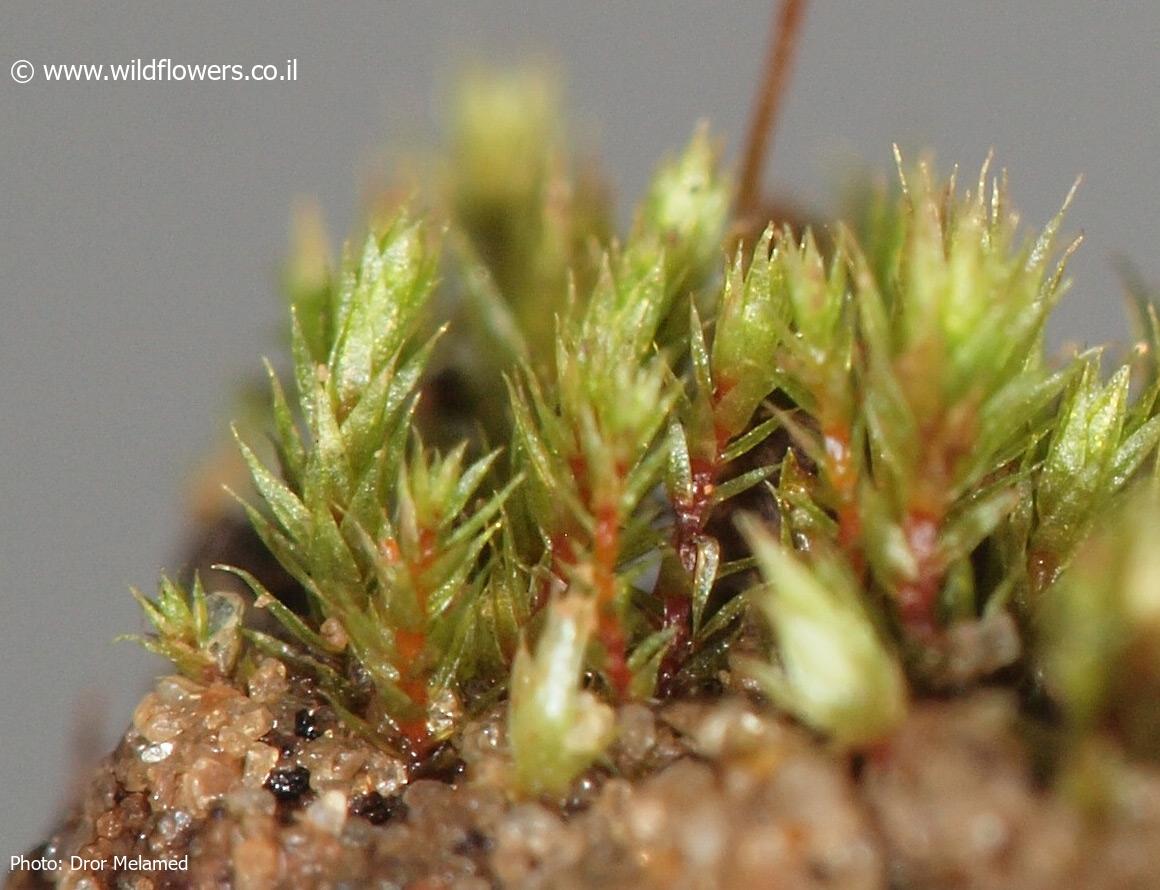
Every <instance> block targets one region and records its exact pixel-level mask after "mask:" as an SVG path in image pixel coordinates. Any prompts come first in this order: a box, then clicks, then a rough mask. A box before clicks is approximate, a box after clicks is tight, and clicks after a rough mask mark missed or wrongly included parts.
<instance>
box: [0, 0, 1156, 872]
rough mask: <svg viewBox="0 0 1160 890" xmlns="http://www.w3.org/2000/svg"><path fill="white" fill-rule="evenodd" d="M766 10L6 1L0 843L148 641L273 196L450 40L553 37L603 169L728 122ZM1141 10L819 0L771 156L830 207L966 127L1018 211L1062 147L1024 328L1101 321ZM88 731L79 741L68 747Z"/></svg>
mask: <svg viewBox="0 0 1160 890" xmlns="http://www.w3.org/2000/svg"><path fill="white" fill-rule="evenodd" d="M769 8H770V6H769V3H768V2H765V0H761V2H732V3H728V4H714V3H707V2H704V0H701V2H664V3H659V2H658V3H636V4H631V5H630V4H628V3H574V2H564V0H558V2H551V3H544V4H539V5H537V6H536V8H532V4H528V3H514V2H512V3H494V2H493V3H480V2H476V3H446V2H440V3H411V4H408V3H366V2H364V3H341V4H335V3H317V4H309V5H307V4H288V3H279V4H277V5H276V6H275V5H273V4H270V5H268V6H267V5H265V4H256V3H255V4H249V5H246V6H244V7H240V6H239V5H238V4H235V3H232V2H231V3H223V2H214V3H208V2H199V3H180V4H177V3H171V4H169V5H162V4H140V5H139V6H138V5H133V4H113V3H105V4H101V3H86V4H75V3H68V4H59V5H51V4H45V3H41V2H21V3H16V4H13V3H11V2H9V3H7V4H5V7H4V10H3V12H0V63H2V64H0V597H2V602H3V606H4V609H3V612H2V613H0V734H2V735H0V741H2V744H0V800H3V802H4V806H3V807H0V841H2V843H0V856H3V861H4V862H7V857H8V856H9V855H11V854H12V853H15V852H17V851H19V850H21V849H23V848H25V847H27V846H29V845H31V844H32V843H33V842H34V841H35V840H37V839H38V838H39V837H40V835H41V833H42V832H43V831H44V829H45V828H46V827H47V826H48V824H49V821H50V818H51V817H52V815H53V813H54V812H55V811H56V810H57V807H58V805H59V804H60V802H61V800H62V798H63V797H64V796H65V795H66V794H67V784H68V781H69V777H70V776H71V775H72V774H73V771H74V763H75V762H76V759H77V758H76V756H75V755H74V754H73V753H72V749H73V747H75V746H74V744H73V740H75V739H78V738H80V739H86V738H87V739H90V740H91V739H93V738H96V739H97V740H98V744H97V747H98V748H99V747H106V746H107V745H109V744H111V743H112V741H113V739H114V738H115V737H116V735H117V733H118V732H119V731H120V730H121V729H122V728H123V726H124V724H125V723H126V721H127V720H128V718H129V715H130V710H131V707H132V703H133V702H134V701H135V699H136V698H137V697H138V695H139V694H140V692H141V691H142V689H143V688H145V685H146V683H147V679H148V677H149V676H150V675H151V673H153V672H155V671H156V670H158V668H159V667H160V665H159V663H157V662H156V661H154V660H153V659H152V658H150V657H149V656H147V655H146V654H144V653H143V652H141V651H138V650H137V649H136V648H135V647H133V646H131V645H118V646H114V645H112V643H111V640H112V638H113V637H114V636H115V635H116V634H118V633H122V632H125V631H127V630H133V629H136V628H137V627H138V626H139V618H138V615H137V612H136V609H135V606H134V605H133V603H132V602H131V600H130V598H129V596H128V594H127V592H126V588H127V587H128V585H130V584H134V585H137V586H139V587H141V588H143V589H146V590H149V589H151V588H152V585H153V584H154V579H155V577H156V575H157V573H158V571H159V570H160V569H161V568H163V567H165V566H169V567H171V568H172V567H173V566H174V564H175V561H176V557H175V554H176V553H177V552H178V546H179V542H180V540H181V533H182V528H183V524H182V499H183V497H184V494H185V489H184V486H185V485H186V480H187V478H188V475H189V472H190V470H191V468H192V467H194V466H195V464H196V462H197V459H198V457H199V455H202V454H204V452H205V450H206V449H207V448H208V447H209V446H210V445H211V444H212V443H213V442H214V441H215V439H216V437H217V436H218V435H219V434H220V432H221V430H222V429H223V427H224V423H225V416H224V412H225V410H226V408H227V406H228V401H229V393H230V388H231V386H232V385H233V384H234V383H235V382H236V381H237V380H239V379H240V378H242V377H244V375H247V374H252V373H253V372H254V371H255V369H256V368H257V367H258V365H257V357H258V354H259V352H263V351H270V350H271V349H272V348H273V344H274V342H275V332H276V331H277V330H278V326H279V323H280V314H279V303H278V301H277V300H276V299H275V297H274V296H273V282H274V279H275V269H276V264H277V261H278V259H279V258H280V257H281V255H282V252H283V249H284V245H285V242H286V228H287V225H286V224H287V219H288V215H289V211H290V208H291V206H292V203H293V200H294V198H295V197H296V196H299V195H303V194H305V195H316V196H318V197H319V198H320V199H321V202H322V204H323V206H324V208H325V210H326V213H327V217H328V219H329V221H330V222H331V225H332V229H333V230H334V231H336V232H338V233H341V232H342V231H344V230H345V229H346V227H347V226H348V225H349V223H350V221H351V220H352V219H353V218H354V215H355V213H356V209H357V206H358V198H359V192H360V185H359V183H360V179H364V178H365V176H364V174H365V172H366V170H367V168H368V165H369V163H370V161H371V160H372V159H374V158H375V157H377V156H378V155H379V149H380V146H382V145H383V144H385V143H387V142H394V143H395V144H399V143H404V144H409V145H415V144H418V143H420V142H421V141H422V140H423V139H425V138H429V137H430V136H431V135H432V134H434V133H436V132H438V127H439V122H440V119H441V113H440V108H439V97H440V95H441V94H442V91H443V89H444V88H445V86H446V84H447V83H448V81H449V79H450V77H451V75H453V73H454V72H455V70H456V69H457V68H458V67H460V66H461V65H462V64H463V63H464V62H465V61H468V60H470V59H472V58H480V57H482V58H492V59H496V60H503V59H509V58H512V57H513V56H518V55H520V54H522V53H527V52H536V53H539V54H546V55H547V56H548V57H549V58H555V59H556V60H558V61H559V63H560V67H561V69H562V71H563V73H564V75H565V77H566V80H567V85H568V88H569V95H570V99H571V102H572V108H573V111H574V118H575V120H576V121H577V123H578V126H577V128H576V129H577V131H578V132H579V133H580V135H581V137H582V139H583V140H585V141H586V143H587V144H588V145H590V146H593V147H597V148H599V149H600V150H601V151H602V152H603V154H604V156H605V157H606V158H607V160H608V162H609V163H608V167H609V169H610V170H611V171H612V172H613V174H614V175H615V178H616V182H617V184H618V185H619V186H620V187H621V188H622V190H623V194H624V195H625V196H631V195H635V194H637V193H638V192H639V189H640V188H641V185H642V183H643V182H644V181H645V179H646V177H647V175H648V172H649V170H650V169H651V167H652V165H653V163H654V161H655V159H656V158H657V157H658V156H659V155H660V154H661V153H663V152H666V151H668V150H671V149H673V148H675V147H677V146H679V145H680V144H682V143H683V142H684V140H685V139H686V138H687V136H688V134H689V133H690V131H691V130H692V128H693V126H694V124H695V122H696V120H697V119H699V118H702V117H708V118H710V119H711V120H712V122H713V124H714V127H715V130H716V132H717V133H719V134H721V135H722V136H723V137H725V138H726V139H727V141H728V145H729V147H730V149H731V150H735V149H736V145H737V142H738V140H739V136H740V134H741V133H742V132H743V130H744V120H745V117H746V112H747V109H748V106H749V103H750V97H751V93H752V86H753V80H754V76H755V72H756V71H757V68H758V65H759V61H760V59H761V56H762V52H763V49H764V43H765V39H766V30H767V22H768V18H769ZM1158 49H1160V6H1158V5H1157V4H1156V3H1155V2H1154V0H1152V2H1149V0H1140V2H1102V3H1095V2H1083V0H1072V2H1041V3H1027V2H1021V3H1004V4H999V3H995V4H983V3H969V2H967V3H961V2H960V3H938V2H892V3H888V2H866V0H861V2H856V3H855V2H818V3H816V4H815V5H814V7H813V8H812V9H811V10H810V12H809V15H808V19H807V23H806V35H805V41H804V45H803V47H802V53H801V57H800V66H799V68H798V70H797V73H796V76H795V79H794V85H793V92H792V99H791V101H790V103H789V106H788V108H787V110H786V114H785V117H784V119H783V121H782V127H781V130H780V133H779V138H778V140H777V145H776V150H775V159H774V162H773V169H772V171H771V173H770V177H769V179H770V181H771V183H773V184H775V186H776V188H777V190H778V191H780V192H783V193H787V194H789V195H792V196H793V197H795V198H797V199H799V200H800V201H802V202H803V203H805V204H806V205H807V206H814V207H817V208H820V209H821V210H823V211H824V210H825V209H826V208H827V207H832V206H833V204H834V197H835V191H834V188H833V185H834V183H835V181H836V179H837V177H838V175H839V174H840V173H841V172H842V171H843V170H844V169H846V167H847V166H848V164H849V162H850V161H851V160H859V161H861V162H863V163H865V164H866V166H867V167H869V168H871V169H874V170H880V171H887V170H888V169H889V165H890V151H889V147H890V143H891V141H892V140H897V141H899V142H900V143H901V144H902V145H903V146H910V147H917V146H922V145H926V146H930V147H932V148H933V149H935V151H936V152H937V154H938V157H939V158H940V159H941V161H942V162H943V163H944V164H949V163H951V162H953V161H956V160H957V161H961V162H962V164H963V165H964V167H965V168H966V169H967V171H971V172H973V171H974V169H976V168H977V165H978V163H979V162H980V161H981V160H982V158H983V157H984V155H985V154H986V151H987V149H988V148H989V147H990V146H994V147H995V148H996V149H997V158H998V161H999V162H1000V163H1001V164H1003V165H1005V166H1007V167H1009V168H1010V170H1011V172H1012V182H1013V191H1014V196H1015V199H1016V203H1017V204H1018V205H1019V206H1020V207H1021V208H1022V209H1023V211H1024V218H1025V219H1026V220H1028V221H1029V222H1034V223H1039V222H1042V221H1043V220H1044V219H1045V218H1046V217H1048V216H1049V215H1050V214H1051V213H1052V212H1053V211H1054V209H1055V208H1056V207H1057V206H1058V204H1059V201H1060V200H1061V199H1062V197H1063V195H1064V193H1065V192H1066V190H1067V188H1068V186H1069V185H1070V184H1071V182H1072V180H1073V179H1074V177H1075V176H1076V175H1077V174H1078V173H1083V174H1084V175H1085V177H1086V182H1085V185H1084V187H1083V189H1082V191H1081V193H1080V198H1079V201H1078V203H1077V205H1076V207H1075V210H1074V213H1073V214H1072V216H1071V218H1070V227H1071V230H1072V231H1076V230H1078V229H1080V228H1082V229H1084V230H1086V232H1087V235H1088V241H1087V244H1086V246H1085V247H1084V249H1083V250H1082V251H1081V253H1080V255H1079V257H1078V258H1077V259H1076V260H1075V262H1074V264H1073V267H1072V270H1073V276H1074V278H1075V281H1076V286H1075V288H1074V290H1073V291H1072V293H1071V294H1070V295H1069V297H1068V298H1066V299H1065V304H1064V306H1063V308H1062V309H1061V310H1060V313H1059V317H1058V320H1057V322H1056V325H1055V328H1054V336H1055V337H1056V338H1057V340H1058V339H1060V338H1077V339H1083V340H1087V341H1092V342H1094V341H1099V340H1105V339H1116V338H1119V339H1121V340H1122V339H1123V337H1124V335H1125V331H1126V328H1125V325H1124V322H1123V313H1122V309H1121V301H1120V298H1119V293H1118V289H1117V286H1116V281H1115V277H1114V275H1113V273H1112V271H1111V269H1110V266H1109V259H1110V257H1111V256H1112V255H1113V254H1114V253H1117V252H1119V253H1123V254H1126V255H1127V256H1129V257H1132V258H1134V259H1135V260H1136V261H1137V262H1138V264H1139V265H1140V266H1141V268H1142V270H1143V271H1144V272H1145V274H1146V275H1148V276H1149V277H1151V278H1153V279H1157V278H1160V259H1158V258H1157V252H1156V243H1157V241H1156V239H1157V236H1158V235H1160V226H1158V225H1157V223H1158V221H1160V220H1158V213H1157V208H1158V207H1160V170H1158V169H1157V165H1158V164H1160V115H1157V98H1156V97H1157V95H1158V94H1160V51H1158ZM135 57H145V58H146V59H148V58H152V57H170V58H172V59H174V60H176V61H185V62H212V61H224V62H241V63H246V64H253V63H257V62H280V61H281V60H283V59H285V58H288V57H297V58H298V59H299V80H298V81H297V82H296V83H287V84H278V85H258V84H253V83H250V84H230V83H226V84H193V85H190V84H178V83H168V84H156V83H154V84H144V83H138V84H111V83H110V84H78V83H73V84H65V83H55V84H49V83H45V82H43V79H42V78H40V77H38V78H37V80H36V81H35V82H33V83H31V84H28V85H24V86H21V85H17V84H15V83H13V82H12V81H11V80H10V79H9V77H8V73H7V72H8V69H9V66H10V65H11V63H12V62H14V61H15V60H17V59H21V58H26V59H29V60H31V61H33V62H35V63H37V64H40V63H41V62H105V63H109V62H122V61H127V60H129V59H132V58H135ZM89 744H90V745H91V744H92V743H91V741H90V743H89Z"/></svg>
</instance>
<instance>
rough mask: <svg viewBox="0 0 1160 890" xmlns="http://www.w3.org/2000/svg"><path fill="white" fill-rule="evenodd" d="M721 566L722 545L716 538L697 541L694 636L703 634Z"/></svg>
mask: <svg viewBox="0 0 1160 890" xmlns="http://www.w3.org/2000/svg"><path fill="white" fill-rule="evenodd" d="M720 564H721V545H720V544H718V543H717V541H716V539H715V538H711V537H708V536H702V537H701V538H699V539H698V540H697V557H696V563H695V565H694V568H693V636H694V637H695V638H696V637H699V636H700V634H701V624H702V621H703V620H704V617H705V609H706V607H707V606H708V605H709V596H710V595H711V594H712V592H713V583H714V582H715V581H716V580H717V569H718V567H719V566H720Z"/></svg>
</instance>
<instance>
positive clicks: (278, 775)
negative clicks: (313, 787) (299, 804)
mask: <svg viewBox="0 0 1160 890" xmlns="http://www.w3.org/2000/svg"><path fill="white" fill-rule="evenodd" d="M266 788H267V789H269V791H270V793H271V794H273V795H274V796H275V797H276V798H278V800H297V799H298V798H299V797H301V796H302V795H303V794H305V793H306V792H307V790H309V788H310V770H308V769H307V768H306V767H304V766H291V767H279V768H277V769H272V770H270V775H268V776H266Z"/></svg>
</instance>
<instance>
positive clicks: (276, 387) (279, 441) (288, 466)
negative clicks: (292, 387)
mask: <svg viewBox="0 0 1160 890" xmlns="http://www.w3.org/2000/svg"><path fill="white" fill-rule="evenodd" d="M263 361H264V363H265V366H266V376H267V377H268V378H269V380H270V391H271V393H272V399H273V407H272V411H273V415H274V431H275V433H276V436H275V440H274V441H275V444H276V445H277V447H278V458H279V460H280V461H281V462H282V472H283V475H285V477H286V479H287V480H288V481H289V482H290V484H291V485H299V484H301V479H302V470H303V466H304V464H305V462H306V449H305V447H304V446H303V444H302V437H301V436H300V435H299V433H298V427H297V426H296V425H295V423H294V415H293V413H292V412H291V411H290V406H289V404H288V403H287V402H286V393H285V391H284V390H283V389H282V382H281V381H280V380H279V379H278V375H277V373H276V372H275V371H274V366H273V365H271V364H270V362H269V361H265V360H263Z"/></svg>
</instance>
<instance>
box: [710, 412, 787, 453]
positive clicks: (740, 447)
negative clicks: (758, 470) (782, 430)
mask: <svg viewBox="0 0 1160 890" xmlns="http://www.w3.org/2000/svg"><path fill="white" fill-rule="evenodd" d="M780 425H781V418H779V417H768V418H766V419H765V420H763V421H761V423H759V424H757V425H756V426H754V427H753V428H752V429H750V430H748V431H747V432H745V433H744V434H743V435H740V436H738V437H737V438H736V439H734V440H733V441H732V442H730V443H729V447H728V448H726V449H725V450H724V451H723V452H721V461H722V463H729V462H730V461H734V460H737V458H739V457H744V456H745V455H746V454H748V453H749V452H750V451H752V450H753V449H754V448H756V447H757V446H758V445H760V444H761V443H762V442H764V441H765V440H766V439H767V438H769V436H770V435H771V434H772V433H773V431H774V430H776V429H777V428H778V427H779V426H780Z"/></svg>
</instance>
